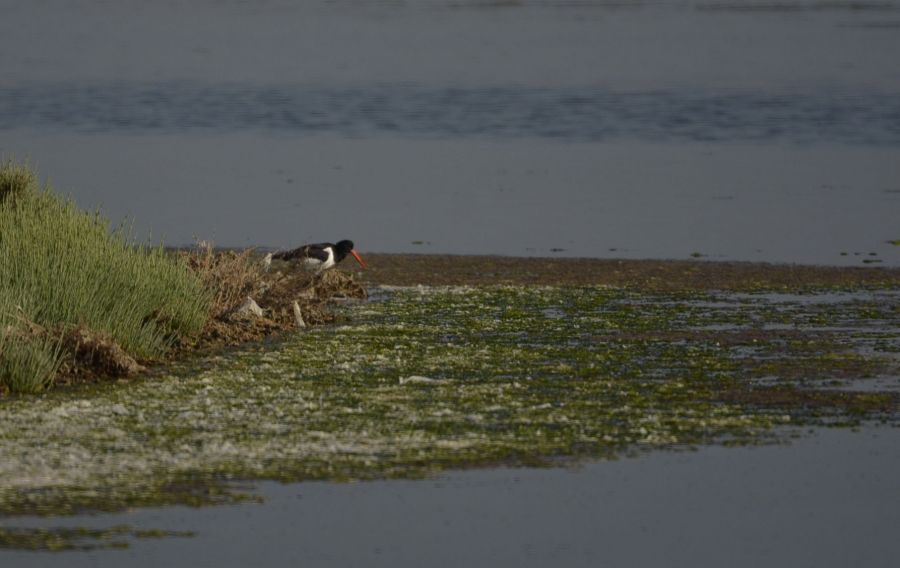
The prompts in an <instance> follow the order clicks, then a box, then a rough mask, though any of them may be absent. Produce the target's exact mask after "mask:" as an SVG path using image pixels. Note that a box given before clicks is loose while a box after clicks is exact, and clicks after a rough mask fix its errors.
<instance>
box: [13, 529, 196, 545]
mask: <svg viewBox="0 0 900 568" xmlns="http://www.w3.org/2000/svg"><path fill="white" fill-rule="evenodd" d="M190 536H194V534H193V533H191V532H176V531H165V530H158V529H150V530H145V529H135V528H132V527H130V526H128V525H118V526H114V527H110V528H106V529H89V528H84V527H51V528H36V529H35V528H2V527H0V549H2V548H11V549H17V550H48V551H53V552H61V551H64V550H97V549H104V548H108V549H115V548H128V544H129V542H128V538H129V537H130V538H167V537H190Z"/></svg>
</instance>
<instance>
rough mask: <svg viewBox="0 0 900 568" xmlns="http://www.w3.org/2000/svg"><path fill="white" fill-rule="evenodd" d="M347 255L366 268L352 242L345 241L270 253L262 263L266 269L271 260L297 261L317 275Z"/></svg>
mask: <svg viewBox="0 0 900 568" xmlns="http://www.w3.org/2000/svg"><path fill="white" fill-rule="evenodd" d="M348 254H350V255H353V258H355V259H356V262H358V263H359V265H360V266H362V267H363V268H365V267H366V264H365V263H364V262H363V260H362V259H361V258H360V257H359V255H358V254H357V253H356V250H355V249H354V248H353V241H347V240H343V241H338V243H337V244H332V243H316V244H311V245H303V246H300V247H297V248H295V249H291V250H288V251H282V252H276V253H274V254H272V253H270V254H268V255H266V258H265V260H264V263H265V264H266V266H267V267H268V265H269V264H270V263H271V261H272V260H273V259H274V260H288V261H297V262H299V263H300V264H302V265H303V266H304V267H305V268H306V269H307V270H311V271H314V272H316V273H317V274H318V273H319V272H322V271H323V270H328V269H329V268H331V267H333V266H334V265H336V264H337V263H339V262H340V261H342V260H344V259H345V258H346V257H347V255H348Z"/></svg>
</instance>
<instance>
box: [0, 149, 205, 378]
mask: <svg viewBox="0 0 900 568" xmlns="http://www.w3.org/2000/svg"><path fill="white" fill-rule="evenodd" d="M210 302H211V297H210V293H209V292H208V291H207V290H206V289H205V288H204V286H203V284H202V282H201V281H200V280H199V279H198V278H197V277H196V276H195V275H194V274H193V273H191V271H190V270H188V268H187V267H186V266H184V264H183V263H181V262H179V261H178V260H177V259H173V258H172V257H171V256H169V255H167V254H166V253H165V252H164V250H163V249H162V247H152V246H148V245H146V244H141V243H136V242H134V240H133V238H132V237H131V235H130V233H129V232H128V230H127V228H126V227H125V226H119V227H118V228H116V229H114V230H113V231H110V230H109V226H108V223H107V221H106V220H105V219H104V218H103V217H102V216H101V215H100V214H99V213H96V212H85V211H82V210H79V209H78V208H77V207H76V206H75V204H74V203H73V202H72V201H71V200H69V199H66V198H63V197H60V196H59V195H56V194H54V193H53V192H52V191H51V190H50V188H49V186H44V187H41V186H40V185H39V184H38V181H37V178H36V176H35V175H34V173H33V172H32V171H31V170H30V169H29V168H28V167H26V166H23V165H20V164H16V163H13V162H6V163H4V164H2V165H0V336H2V340H0V391H3V390H6V391H10V392H37V391H40V390H42V389H43V388H45V387H46V386H47V385H48V384H49V383H50V382H51V381H52V378H53V374H54V373H55V371H56V369H57V368H58V367H59V365H60V363H61V362H62V360H63V358H64V357H65V356H66V354H65V351H64V350H61V348H60V346H61V344H62V338H63V336H64V335H65V333H66V332H67V331H68V330H71V329H72V328H75V327H80V328H87V329H90V330H93V331H96V332H98V333H102V334H104V335H105V336H108V337H109V338H111V339H112V340H113V341H115V342H116V344H118V345H119V346H120V347H121V348H122V349H124V350H125V351H126V352H127V353H128V354H130V355H132V356H133V357H135V358H138V359H141V360H153V359H157V358H159V357H161V356H162V355H163V354H164V353H165V352H166V351H167V350H168V349H169V348H170V347H171V346H172V344H173V343H174V342H175V341H177V340H178V339H179V338H181V337H184V336H190V335H192V334H195V333H197V332H199V330H200V329H201V328H202V327H203V325H204V323H205V321H206V318H207V315H208V312H209V305H210ZM29 327H30V328H32V329H35V328H36V329H43V330H45V333H42V334H40V333H38V334H36V333H33V332H32V331H30V330H29V329H28V328H29Z"/></svg>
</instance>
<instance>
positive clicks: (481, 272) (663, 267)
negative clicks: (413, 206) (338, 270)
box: [353, 253, 900, 292]
mask: <svg viewBox="0 0 900 568" xmlns="http://www.w3.org/2000/svg"><path fill="white" fill-rule="evenodd" d="M365 259H366V264H367V266H368V267H369V270H366V271H363V270H353V274H354V275H355V276H357V277H358V278H359V279H360V280H361V281H362V282H364V283H366V284H370V285H372V284H387V285H395V286H414V285H417V284H422V285H427V286H445V285H465V284H469V285H484V284H522V285H529V284H533V285H548V286H585V285H596V284H601V285H608V286H616V287H622V288H633V289H635V290H646V291H654V292H667V291H690V290H747V291H750V290H760V289H799V288H831V287H855V286H879V287H880V286H885V287H896V286H900V269H897V268H870V267H865V268H862V267H831V266H804V265H793V264H765V263H750V262H715V261H684V260H616V259H595V258H565V259H561V258H530V257H523V258H519V257H504V256H454V255H424V254H422V255H420V254H379V253H367V254H366V255H365Z"/></svg>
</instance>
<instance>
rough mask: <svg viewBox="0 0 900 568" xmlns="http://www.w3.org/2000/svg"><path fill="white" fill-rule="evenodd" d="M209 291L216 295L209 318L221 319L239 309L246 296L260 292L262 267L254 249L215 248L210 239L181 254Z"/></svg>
mask: <svg viewBox="0 0 900 568" xmlns="http://www.w3.org/2000/svg"><path fill="white" fill-rule="evenodd" d="M180 254H181V255H182V257H183V258H184V261H185V263H186V264H187V266H188V268H190V269H191V270H192V271H193V272H194V273H195V274H196V275H197V276H199V277H200V280H201V281H202V282H203V285H204V286H205V287H206V289H207V290H209V291H211V292H212V294H213V302H212V304H211V306H210V314H209V315H210V317H212V318H220V317H223V316H225V315H226V314H228V313H229V312H231V311H232V310H234V309H235V308H237V307H238V306H240V305H241V303H243V301H244V300H245V299H246V298H247V296H255V295H257V294H258V293H259V291H260V289H259V286H260V283H261V282H262V269H261V266H260V264H259V263H257V262H253V260H252V255H253V249H245V250H242V251H231V250H229V251H214V250H213V247H212V245H211V244H210V243H208V242H201V243H198V245H197V247H196V248H195V249H192V250H190V251H184V252H181V253H180Z"/></svg>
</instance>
